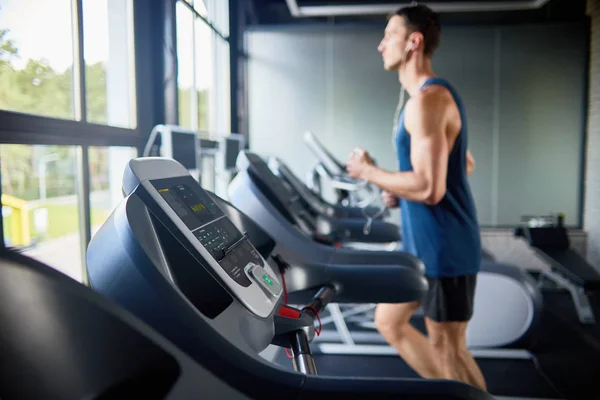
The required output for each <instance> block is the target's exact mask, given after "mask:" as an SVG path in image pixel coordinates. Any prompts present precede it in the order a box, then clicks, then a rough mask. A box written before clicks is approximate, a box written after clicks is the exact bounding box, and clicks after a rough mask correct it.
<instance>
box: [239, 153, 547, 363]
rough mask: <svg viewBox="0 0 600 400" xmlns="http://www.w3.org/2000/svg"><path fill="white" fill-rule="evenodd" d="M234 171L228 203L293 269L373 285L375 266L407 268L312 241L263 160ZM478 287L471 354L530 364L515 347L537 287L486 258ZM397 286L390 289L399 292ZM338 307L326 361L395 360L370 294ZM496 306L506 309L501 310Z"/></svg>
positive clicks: (242, 157) (528, 325)
mask: <svg viewBox="0 0 600 400" xmlns="http://www.w3.org/2000/svg"><path fill="white" fill-rule="evenodd" d="M238 171H239V172H238V174H237V176H236V177H235V178H234V179H233V180H232V182H231V183H230V185H229V189H228V195H229V199H230V202H231V203H232V204H233V205H234V206H235V207H237V208H238V209H239V210H240V211H241V212H242V213H244V214H245V215H247V216H248V217H249V218H250V219H252V220H253V221H254V222H255V223H256V224H257V225H259V226H260V227H261V228H262V229H263V230H264V231H266V232H267V233H268V234H269V235H270V236H271V237H272V238H276V240H277V247H276V248H275V252H277V253H278V254H280V255H281V256H282V257H283V258H284V259H285V260H286V261H287V262H288V263H289V264H291V265H292V266H301V267H302V268H315V270H318V268H319V266H321V265H331V266H336V265H348V266H354V268H356V269H357V270H362V271H363V272H362V273H364V279H371V278H370V275H371V274H372V271H373V268H374V267H375V266H378V267H379V266H381V267H382V268H383V267H385V265H389V264H391V265H394V264H396V263H398V262H401V263H406V262H407V261H406V260H407V258H408V257H412V256H410V255H409V254H407V253H404V252H401V251H365V250H356V249H348V248H334V247H332V246H327V245H323V244H322V243H318V242H315V241H314V240H311V238H310V237H309V236H307V235H306V234H304V232H302V230H301V229H300V228H299V227H298V226H297V225H295V224H294V222H295V220H294V219H291V218H290V217H289V215H293V213H294V212H295V209H294V208H293V207H295V205H294V204H293V203H292V202H290V201H289V200H288V197H285V196H286V195H287V194H286V192H285V191H284V190H283V189H281V182H280V181H278V180H277V179H276V177H274V176H273V174H272V172H271V171H270V169H269V168H268V167H267V166H266V163H265V162H264V160H263V159H262V158H261V157H259V156H257V155H256V154H254V153H252V152H251V151H249V150H244V151H242V152H240V154H239V155H238ZM281 193H282V194H281ZM287 204H292V205H291V206H286V205H287ZM419 264H420V266H419V268H420V269H424V267H423V266H422V263H421V262H420V261H419ZM296 271H302V270H296ZM296 273H298V275H297V276H294V277H293V279H292V282H290V291H291V292H301V291H303V290H305V289H306V287H307V285H306V284H305V282H306V277H305V274H304V273H302V272H294V270H292V271H291V272H290V274H296ZM316 276H320V275H316ZM322 279H325V278H322ZM477 280H478V282H477V283H478V284H477V289H476V292H475V310H474V316H473V319H472V320H471V323H470V324H469V327H468V330H467V341H468V345H469V348H471V349H472V351H474V352H477V353H478V354H479V356H481V357H486V358H493V357H496V358H504V357H507V358H516V359H526V360H531V359H532V358H533V355H532V354H531V353H530V352H528V351H526V350H525V349H524V348H522V347H523V346H520V345H521V344H522V343H525V342H526V341H527V340H528V339H530V338H531V336H532V335H533V333H535V330H536V328H537V327H538V326H539V321H540V315H541V311H542V306H543V298H542V295H541V292H540V290H539V288H538V287H537V285H536V282H535V280H534V279H533V278H532V277H531V276H529V275H528V274H527V273H526V272H525V271H523V270H522V269H521V268H519V267H517V266H514V265H508V264H499V263H495V262H491V261H488V260H485V259H483V260H482V266H481V272H480V273H479V275H478V278H477ZM322 282H323V281H319V283H322ZM399 282H400V281H393V282H390V284H391V285H397V284H400V283H399ZM308 287H310V285H308ZM338 303H343V302H334V303H333V304H331V305H330V306H329V307H328V311H329V312H330V313H331V316H330V318H328V319H327V320H326V321H327V322H328V323H329V326H333V327H334V329H332V330H330V331H329V332H326V334H325V335H323V337H322V338H319V339H320V340H319V343H320V344H319V350H320V351H323V352H327V353H330V354H357V353H359V354H388V355H395V354H396V352H395V350H394V349H392V348H391V347H390V346H387V344H386V343H385V342H384V341H383V338H382V337H381V335H379V333H378V332H376V331H375V329H374V325H373V318H372V315H371V314H372V312H373V309H374V307H375V304H373V303H376V302H375V301H371V300H368V294H367V295H366V296H365V297H364V298H363V300H360V301H358V300H357V301H355V303H360V304H352V305H350V306H349V305H340V304H338ZM498 304H504V305H505V307H498ZM342 308H346V309H345V310H342ZM357 317H358V318H359V321H358V324H356V325H359V326H360V327H359V328H358V329H351V328H353V327H352V326H349V323H350V322H352V321H351V319H355V318H357Z"/></svg>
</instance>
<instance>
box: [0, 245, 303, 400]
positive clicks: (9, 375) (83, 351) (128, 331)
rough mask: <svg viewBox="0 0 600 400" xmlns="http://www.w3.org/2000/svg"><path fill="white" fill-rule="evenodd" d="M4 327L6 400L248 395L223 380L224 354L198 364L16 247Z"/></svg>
mask: <svg viewBox="0 0 600 400" xmlns="http://www.w3.org/2000/svg"><path fill="white" fill-rule="evenodd" d="M0 325H1V326H2V333H0V348H1V349H2V356H1V357H0V382H2V384H0V398H2V399H6V400H9V399H65V400H66V399H73V400H75V399H135V398H138V399H168V400H179V399H190V398H207V397H208V398H221V399H236V400H237V399H248V398H249V397H248V396H247V395H246V394H244V393H243V390H242V391H240V390H236V389H234V388H233V386H232V385H230V384H228V383H226V382H225V380H224V379H223V378H224V376H221V377H219V376H218V374H219V368H218V367H219V363H222V362H223V357H218V355H217V357H216V358H214V359H210V358H207V359H202V360H192V358H190V357H189V356H188V355H186V354H185V353H184V352H182V351H181V350H180V349H179V348H177V347H176V346H175V345H173V343H171V342H170V341H168V340H166V339H165V338H164V337H163V336H161V335H160V334H158V333H157V332H156V330H154V329H152V328H151V327H150V326H149V325H148V324H146V323H144V322H143V321H141V320H140V319H139V318H136V317H135V316H133V315H132V314H131V313H130V312H128V311H126V310H125V309H123V308H122V307H120V306H118V305H116V304H115V303H114V302H113V301H110V300H108V299H106V298H105V297H104V296H102V295H100V294H99V293H96V292H94V291H93V290H92V289H90V288H89V287H86V286H84V285H83V284H81V283H79V282H77V281H75V280H73V279H71V278H69V277H68V276H66V275H64V274H63V273H61V272H59V271H57V270H56V269H54V268H52V267H49V266H48V265H45V264H43V263H41V262H39V261H37V260H34V259H32V258H29V257H27V256H25V255H23V254H20V253H17V252H13V251H10V250H2V251H0ZM206 340H209V339H208V338H207V339H206ZM210 343H212V344H215V342H210ZM209 345H210V344H209V342H207V341H204V342H201V343H199V346H200V347H202V346H209ZM221 375H224V374H222V373H221ZM231 378H234V379H238V380H242V379H245V378H243V377H237V378H235V377H230V379H231ZM238 386H239V385H238ZM257 389H260V388H257ZM255 391H258V390H255ZM296 391H297V390H296ZM269 393H270V389H269V388H267V387H264V388H263V389H262V396H260V397H261V398H266V397H268V395H269Z"/></svg>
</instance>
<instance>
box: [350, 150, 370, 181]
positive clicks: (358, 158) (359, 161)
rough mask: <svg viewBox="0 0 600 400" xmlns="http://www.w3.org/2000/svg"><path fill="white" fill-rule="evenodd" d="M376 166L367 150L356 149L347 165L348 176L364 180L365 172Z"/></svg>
mask: <svg viewBox="0 0 600 400" xmlns="http://www.w3.org/2000/svg"><path fill="white" fill-rule="evenodd" d="M372 165H374V163H373V159H372V158H371V156H370V155H369V153H367V152H366V151H365V150H363V149H361V148H356V149H354V151H353V152H352V153H350V158H349V159H348V162H347V164H346V170H347V171H348V175H350V176H351V177H353V178H355V179H362V178H363V174H364V172H365V170H366V169H367V168H368V167H369V166H372Z"/></svg>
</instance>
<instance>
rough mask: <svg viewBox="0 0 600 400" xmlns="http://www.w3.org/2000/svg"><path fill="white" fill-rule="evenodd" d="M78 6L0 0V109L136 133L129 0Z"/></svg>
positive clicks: (59, 0)
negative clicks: (95, 124) (112, 127)
mask: <svg viewBox="0 0 600 400" xmlns="http://www.w3.org/2000/svg"><path fill="white" fill-rule="evenodd" d="M77 4H79V2H75V1H72V0H54V1H47V0H0V109H2V110H5V111H16V112H19V113H26V114H34V115H40V116H45V117H52V118H59V119H67V120H77V121H88V122H93V123H97V124H103V125H111V126H117V127H124V128H135V125H136V123H135V118H134V116H135V105H134V104H135V95H134V88H135V80H134V76H133V75H134V74H133V54H134V52H133V39H132V37H133V29H132V28H133V23H132V16H133V13H132V7H133V6H132V0H127V1H116V0H81V6H82V10H81V11H82V12H81V14H82V15H83V21H79V19H78V18H77V15H78V14H79V12H78V10H77V7H76V6H75V5H77ZM80 22H81V24H80ZM80 26H83V43H81V45H82V46H81V47H83V55H81V58H82V59H83V60H84V61H85V63H84V65H85V73H84V74H83V75H84V76H83V79H84V80H83V82H84V84H83V85H82V84H81V83H82V80H81V78H82V77H81V74H80V72H79V71H80V69H79V65H80V43H79V34H78V32H80ZM82 110H85V112H82Z"/></svg>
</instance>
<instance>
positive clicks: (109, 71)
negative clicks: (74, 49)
mask: <svg viewBox="0 0 600 400" xmlns="http://www.w3.org/2000/svg"><path fill="white" fill-rule="evenodd" d="M82 4H83V38H84V59H85V95H86V104H87V120H88V121H89V122H94V123H97V124H108V125H112V126H120V127H123V128H135V125H136V123H135V92H134V91H135V78H134V75H135V74H134V63H133V53H134V47H133V29H131V27H132V25H133V22H132V18H133V10H132V2H131V1H114V0H83V3H82Z"/></svg>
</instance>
